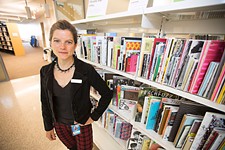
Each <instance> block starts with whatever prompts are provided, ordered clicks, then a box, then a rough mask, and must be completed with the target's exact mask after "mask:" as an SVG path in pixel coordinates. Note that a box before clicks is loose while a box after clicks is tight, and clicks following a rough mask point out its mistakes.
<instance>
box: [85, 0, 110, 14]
mask: <svg viewBox="0 0 225 150" xmlns="http://www.w3.org/2000/svg"><path fill="white" fill-rule="evenodd" d="M107 5H108V0H89V2H88V9H87V15H86V18H93V17H99V16H104V15H106V9H107Z"/></svg>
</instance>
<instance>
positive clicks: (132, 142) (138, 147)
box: [126, 127, 163, 150]
mask: <svg viewBox="0 0 225 150" xmlns="http://www.w3.org/2000/svg"><path fill="white" fill-rule="evenodd" d="M126 148H127V150H162V149H163V148H162V147H161V146H160V145H159V144H157V143H156V142H154V141H153V140H151V139H150V138H149V137H148V136H146V135H145V134H143V133H142V132H140V131H139V130H138V129H136V128H135V127H133V128H132V131H131V137H130V138H129V139H128V140H127V144H126Z"/></svg>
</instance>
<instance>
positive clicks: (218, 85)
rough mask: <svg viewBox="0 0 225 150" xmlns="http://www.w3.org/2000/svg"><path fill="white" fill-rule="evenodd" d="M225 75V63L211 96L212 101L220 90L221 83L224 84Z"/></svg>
mask: <svg viewBox="0 0 225 150" xmlns="http://www.w3.org/2000/svg"><path fill="white" fill-rule="evenodd" d="M224 75H225V64H224V65H223V69H222V71H221V73H220V76H219V78H218V80H217V82H216V86H215V89H214V91H213V94H212V96H211V101H214V99H215V96H216V94H217V91H218V90H219V87H220V84H222V83H221V82H222V80H223V77H224Z"/></svg>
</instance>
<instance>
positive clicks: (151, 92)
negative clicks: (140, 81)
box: [135, 86, 179, 122]
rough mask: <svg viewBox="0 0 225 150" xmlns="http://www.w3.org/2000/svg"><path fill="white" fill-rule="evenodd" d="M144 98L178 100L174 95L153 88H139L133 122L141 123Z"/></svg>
mask: <svg viewBox="0 0 225 150" xmlns="http://www.w3.org/2000/svg"><path fill="white" fill-rule="evenodd" d="M145 96H158V97H167V98H179V97H178V96H176V95H173V94H171V93H169V92H166V91H163V90H159V89H156V88H154V87H149V86H148V87H140V90H139V94H138V103H137V112H136V114H135V122H141V118H142V109H143V104H144V99H145Z"/></svg>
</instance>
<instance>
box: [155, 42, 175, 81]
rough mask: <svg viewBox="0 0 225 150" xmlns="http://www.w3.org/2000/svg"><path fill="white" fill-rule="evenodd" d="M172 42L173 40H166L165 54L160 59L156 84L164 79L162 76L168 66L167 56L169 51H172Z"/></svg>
mask: <svg viewBox="0 0 225 150" xmlns="http://www.w3.org/2000/svg"><path fill="white" fill-rule="evenodd" d="M173 41H174V39H172V38H169V39H167V40H166V45H165V46H166V47H165V52H164V55H163V57H162V62H161V66H160V67H159V76H157V77H156V82H159V83H162V80H163V79H164V75H165V72H166V68H167V65H168V59H169V57H168V56H169V55H170V51H171V50H172V45H173Z"/></svg>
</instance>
